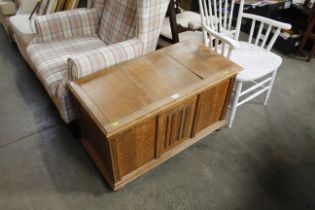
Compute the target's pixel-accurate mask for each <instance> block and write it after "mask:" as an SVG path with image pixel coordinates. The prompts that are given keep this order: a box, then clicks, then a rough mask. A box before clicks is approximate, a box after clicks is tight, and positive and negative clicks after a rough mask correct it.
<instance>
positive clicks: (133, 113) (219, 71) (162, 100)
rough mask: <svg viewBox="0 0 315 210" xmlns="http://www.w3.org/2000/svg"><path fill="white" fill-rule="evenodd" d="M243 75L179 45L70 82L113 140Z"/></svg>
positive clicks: (196, 48) (197, 48)
mask: <svg viewBox="0 0 315 210" xmlns="http://www.w3.org/2000/svg"><path fill="white" fill-rule="evenodd" d="M239 70H240V67H239V66H237V65H236V64H234V63H232V62H231V61H229V60H228V59H226V58H224V57H222V56H219V55H217V54H215V53H213V52H212V51H210V50H209V49H208V48H206V47H205V46H203V45H201V44H196V43H179V44H176V45H173V46H170V47H167V48H164V49H162V50H158V51H156V52H153V53H150V54H148V55H146V56H142V57H140V58H137V59H134V60H131V61H128V62H125V63H121V64H118V65H115V66H112V67H110V68H107V69H104V70H102V71H99V72H97V73H94V74H91V75H89V76H87V77H84V78H82V79H79V80H77V81H75V82H70V85H69V86H70V89H71V91H72V93H73V94H74V96H75V97H76V99H77V100H78V101H79V103H80V104H81V105H82V106H83V107H84V108H85V109H86V111H87V112H88V113H89V114H90V115H91V117H92V118H93V119H94V120H95V121H96V123H98V125H99V126H100V127H101V129H102V130H103V131H104V132H105V133H106V134H107V135H112V134H113V133H116V132H118V131H119V130H122V129H124V128H125V127H126V126H131V125H132V124H133V123H135V122H136V121H138V120H141V119H143V118H145V117H147V116H149V115H154V113H155V112H156V111H158V110H159V109H161V107H167V106H171V105H172V104H174V103H176V102H177V101H179V100H183V99H185V98H186V97H188V96H189V95H190V94H191V93H193V92H194V91H196V90H197V89H200V88H202V87H204V86H207V87H209V86H210V85H211V83H213V84H215V83H216V82H219V81H222V80H223V79H225V78H227V77H230V76H232V75H235V74H236V73H237V72H238V71H239Z"/></svg>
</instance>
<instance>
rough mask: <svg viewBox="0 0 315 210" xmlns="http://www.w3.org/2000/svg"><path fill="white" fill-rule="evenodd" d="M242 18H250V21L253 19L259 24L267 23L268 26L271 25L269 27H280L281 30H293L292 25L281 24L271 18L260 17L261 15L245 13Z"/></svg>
mask: <svg viewBox="0 0 315 210" xmlns="http://www.w3.org/2000/svg"><path fill="white" fill-rule="evenodd" d="M242 17H244V18H248V19H252V20H255V21H259V22H263V23H266V24H269V25H272V26H275V27H279V28H281V29H291V28H292V26H291V24H289V23H283V22H280V21H277V20H273V19H270V18H266V17H262V16H259V15H253V14H248V13H243V14H242Z"/></svg>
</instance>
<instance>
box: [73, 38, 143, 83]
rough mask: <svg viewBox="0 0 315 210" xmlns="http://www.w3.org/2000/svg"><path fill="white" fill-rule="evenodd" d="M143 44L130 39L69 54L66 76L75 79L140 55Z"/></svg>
mask: <svg viewBox="0 0 315 210" xmlns="http://www.w3.org/2000/svg"><path fill="white" fill-rule="evenodd" d="M142 48H143V44H142V43H141V42H140V41H139V40H138V39H132V40H128V41H124V42H120V43H117V44H114V45H110V46H107V47H104V48H99V49H96V50H91V51H88V52H85V53H82V54H77V55H75V56H71V57H70V58H69V60H68V69H69V72H68V76H69V79H70V80H77V79H79V78H81V77H84V76H86V75H89V74H91V73H93V72H96V71H99V70H102V69H104V68H106V67H110V66H112V65H115V64H117V63H121V62H124V61H128V60H131V59H133V58H136V57H138V56H140V55H142V53H141V52H142Z"/></svg>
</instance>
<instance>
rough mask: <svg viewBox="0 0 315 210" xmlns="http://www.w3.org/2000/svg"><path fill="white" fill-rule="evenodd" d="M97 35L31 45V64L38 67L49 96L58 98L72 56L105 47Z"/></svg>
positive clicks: (29, 51)
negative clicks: (59, 87)
mask: <svg viewBox="0 0 315 210" xmlns="http://www.w3.org/2000/svg"><path fill="white" fill-rule="evenodd" d="M104 46H105V44H104V42H102V41H101V40H100V39H99V38H98V36H97V35H89V36H82V37H76V38H70V39H65V40H61V41H52V42H46V43H37V44H32V43H31V44H30V45H29V46H28V48H27V52H28V55H29V56H30V59H31V62H32V63H33V64H34V66H36V70H35V71H36V74H37V76H38V77H39V79H41V81H42V83H43V84H44V86H45V88H46V89H47V91H48V92H49V94H50V95H51V96H53V97H55V96H57V89H58V86H59V84H60V83H61V82H62V81H63V80H64V79H65V78H66V77H67V60H68V58H69V57H71V56H72V55H75V54H78V53H82V52H84V51H88V50H92V49H97V48H100V47H104Z"/></svg>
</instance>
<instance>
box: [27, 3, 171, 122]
mask: <svg viewBox="0 0 315 210" xmlns="http://www.w3.org/2000/svg"><path fill="white" fill-rule="evenodd" d="M168 3H169V0H95V2H94V7H93V8H92V9H77V10H71V11H66V12H59V13H55V14H50V15H45V16H39V17H37V18H36V20H35V28H36V33H37V34H36V37H35V39H34V40H33V41H32V43H31V44H30V45H29V46H28V48H27V54H28V56H29V64H30V65H31V66H32V68H33V69H34V71H35V73H36V75H37V76H38V78H39V79H40V80H41V82H42V83H43V85H44V87H45V89H46V90H47V92H48V93H49V95H50V97H51V98H52V100H53V101H54V103H55V104H56V106H57V108H58V110H59V112H60V115H61V117H62V118H63V120H64V121H65V122H66V123H69V122H71V121H73V120H74V119H76V113H75V109H74V106H73V102H72V99H71V97H70V93H69V90H68V87H67V83H68V81H69V80H77V79H79V78H81V77H84V76H86V75H88V74H91V73H93V72H96V71H99V70H102V69H104V68H106V67H109V66H112V65H114V64H117V63H119V62H123V61H127V60H130V59H133V58H136V57H138V56H141V55H144V54H146V53H149V52H151V51H154V50H155V49H156V45H157V41H158V37H159V34H160V30H161V26H162V22H163V20H164V18H165V13H166V10H167V6H168Z"/></svg>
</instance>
